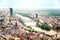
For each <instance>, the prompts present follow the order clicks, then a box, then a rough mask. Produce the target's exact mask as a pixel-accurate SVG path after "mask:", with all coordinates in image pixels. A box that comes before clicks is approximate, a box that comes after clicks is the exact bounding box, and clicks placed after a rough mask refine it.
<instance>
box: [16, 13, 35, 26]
mask: <svg viewBox="0 0 60 40" xmlns="http://www.w3.org/2000/svg"><path fill="white" fill-rule="evenodd" d="M16 16H17V17H19V16H20V18H21V19H22V20H23V21H24V24H25V25H26V26H36V22H35V21H33V20H32V19H30V18H28V17H23V16H21V15H18V14H17V15H16Z"/></svg>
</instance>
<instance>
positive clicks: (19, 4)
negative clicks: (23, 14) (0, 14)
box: [0, 0, 60, 9]
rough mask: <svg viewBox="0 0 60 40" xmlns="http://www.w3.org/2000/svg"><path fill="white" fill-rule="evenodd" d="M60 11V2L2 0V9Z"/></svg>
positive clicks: (0, 5)
mask: <svg viewBox="0 0 60 40" xmlns="http://www.w3.org/2000/svg"><path fill="white" fill-rule="evenodd" d="M9 7H12V8H20V9H46V8H47V9H60V0H0V8H9Z"/></svg>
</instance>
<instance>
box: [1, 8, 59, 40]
mask: <svg viewBox="0 0 60 40" xmlns="http://www.w3.org/2000/svg"><path fill="white" fill-rule="evenodd" d="M0 40H60V10H58V9H55V10H19V9H13V8H3V9H0Z"/></svg>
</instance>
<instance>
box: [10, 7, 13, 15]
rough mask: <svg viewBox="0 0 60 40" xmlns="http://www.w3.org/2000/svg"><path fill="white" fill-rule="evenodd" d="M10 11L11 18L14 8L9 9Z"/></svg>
mask: <svg viewBox="0 0 60 40" xmlns="http://www.w3.org/2000/svg"><path fill="white" fill-rule="evenodd" d="M9 10H10V16H13V8H9Z"/></svg>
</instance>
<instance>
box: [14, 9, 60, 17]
mask: <svg viewBox="0 0 60 40" xmlns="http://www.w3.org/2000/svg"><path fill="white" fill-rule="evenodd" d="M15 13H25V14H26V13H27V14H36V13H37V14H39V15H40V16H60V10H59V9H55V10H51V9H50V10H16V11H15Z"/></svg>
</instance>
